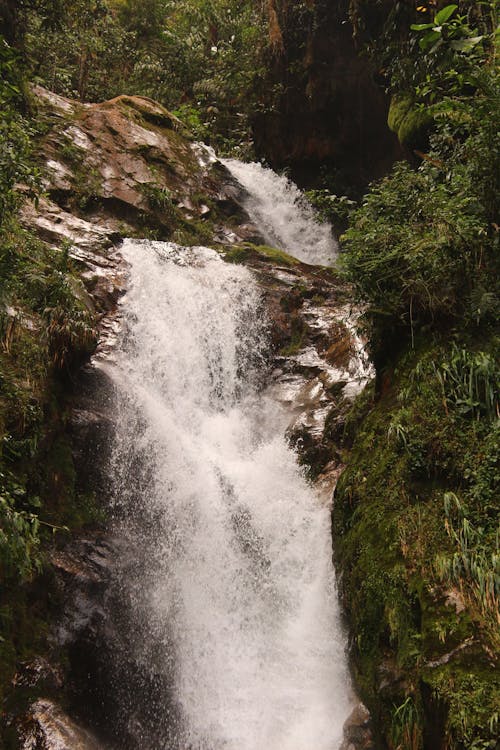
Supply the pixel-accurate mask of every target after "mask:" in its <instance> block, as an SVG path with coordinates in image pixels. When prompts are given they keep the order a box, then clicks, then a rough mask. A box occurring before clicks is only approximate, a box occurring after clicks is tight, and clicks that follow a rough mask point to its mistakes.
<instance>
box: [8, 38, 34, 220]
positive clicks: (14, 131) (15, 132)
mask: <svg viewBox="0 0 500 750" xmlns="http://www.w3.org/2000/svg"><path fill="white" fill-rule="evenodd" d="M22 86H23V83H22V78H21V75H20V70H19V56H18V54H16V52H15V51H14V50H13V49H12V48H11V47H10V46H9V45H8V44H7V42H6V41H5V40H4V39H3V38H2V37H1V36H0V227H1V225H2V223H3V222H4V220H5V219H6V217H8V216H9V215H10V214H11V213H12V212H13V211H14V210H15V209H16V208H17V207H18V205H19V202H20V193H19V190H18V185H19V183H24V184H25V186H26V187H27V189H28V191H30V192H31V193H32V194H33V191H34V189H35V188H36V187H37V184H38V173H37V171H36V169H35V168H34V166H33V163H32V161H31V158H30V157H31V140H30V136H31V134H32V133H31V127H30V125H29V123H28V121H27V119H26V118H24V117H22V116H21V114H20V112H19V106H20V104H21V101H22Z"/></svg>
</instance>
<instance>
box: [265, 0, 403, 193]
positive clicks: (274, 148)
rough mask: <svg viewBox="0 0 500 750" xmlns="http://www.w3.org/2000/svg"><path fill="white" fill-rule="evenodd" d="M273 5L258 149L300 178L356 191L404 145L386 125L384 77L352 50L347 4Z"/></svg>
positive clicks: (379, 172) (321, 0) (320, 1)
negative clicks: (273, 27)
mask: <svg viewBox="0 0 500 750" xmlns="http://www.w3.org/2000/svg"><path fill="white" fill-rule="evenodd" d="M275 5H276V31H275V34H278V31H279V37H278V40H279V44H276V46H275V47H274V53H273V57H272V60H271V62H270V65H269V73H268V81H267V83H266V91H265V92H264V93H263V99H264V102H265V106H264V108H263V111H262V112H260V113H258V114H257V115H256V116H255V118H254V123H253V132H254V138H255V147H256V150H257V152H258V153H259V154H260V155H262V156H264V157H265V158H266V159H268V160H269V161H270V163H271V164H272V165H273V167H285V166H286V167H289V168H291V171H292V174H293V175H294V177H296V178H297V179H298V181H299V182H302V183H303V184H307V185H308V186H312V185H315V184H316V185H318V184H321V182H322V181H323V182H325V181H326V183H327V184H328V185H329V186H330V187H331V189H332V190H333V191H334V192H341V193H343V192H344V193H345V192H348V193H351V194H356V193H358V192H359V191H360V190H362V189H363V188H364V187H366V185H367V183H368V182H369V181H371V180H373V179H376V178H378V177H381V176H382V175H384V174H386V173H387V171H388V170H389V168H390V166H391V165H392V163H393V162H394V161H395V160H396V159H397V158H401V156H402V151H401V147H400V146H399V144H398V141H397V138H396V137H395V135H394V134H393V133H391V131H390V130H389V127H388V125H387V114H388V111H389V98H388V97H387V96H386V95H385V94H384V90H383V81H382V80H381V77H380V75H379V76H378V80H377V71H376V70H375V69H374V67H373V66H372V65H371V64H370V63H369V61H368V59H367V58H366V57H362V56H360V54H359V52H360V50H359V49H357V48H356V41H355V39H354V38H353V27H352V23H351V18H350V12H349V11H350V5H351V3H349V2H348V0H342V1H341V2H335V3H332V2H328V0H311V1H310V2H299V3H287V2H284V3H276V4H275Z"/></svg>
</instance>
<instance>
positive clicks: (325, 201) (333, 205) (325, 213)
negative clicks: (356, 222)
mask: <svg viewBox="0 0 500 750" xmlns="http://www.w3.org/2000/svg"><path fill="white" fill-rule="evenodd" d="M305 196H306V198H307V200H308V201H309V203H311V205H312V206H313V207H314V208H315V209H316V210H317V211H318V213H319V216H320V218H321V219H322V220H323V221H329V222H330V223H331V224H333V225H334V226H337V225H339V224H340V225H342V224H344V222H346V221H347V219H348V218H349V216H350V214H351V212H352V211H353V209H354V208H355V206H356V202H355V201H353V200H350V199H349V198H348V197H347V196H346V195H336V194H335V193H331V192H330V191H329V190H326V189H322V190H307V191H306V192H305Z"/></svg>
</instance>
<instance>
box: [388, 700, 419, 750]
mask: <svg viewBox="0 0 500 750" xmlns="http://www.w3.org/2000/svg"><path fill="white" fill-rule="evenodd" d="M421 727H422V719H421V717H420V715H419V713H418V710H417V708H416V706H415V703H414V700H413V698H412V697H411V696H408V697H407V698H406V700H405V701H404V702H403V703H402V704H401V705H400V706H398V707H397V708H395V710H394V714H393V718H392V742H393V747H395V748H401V749H402V750H403V748H404V750H420V748H421V747H422V728H421Z"/></svg>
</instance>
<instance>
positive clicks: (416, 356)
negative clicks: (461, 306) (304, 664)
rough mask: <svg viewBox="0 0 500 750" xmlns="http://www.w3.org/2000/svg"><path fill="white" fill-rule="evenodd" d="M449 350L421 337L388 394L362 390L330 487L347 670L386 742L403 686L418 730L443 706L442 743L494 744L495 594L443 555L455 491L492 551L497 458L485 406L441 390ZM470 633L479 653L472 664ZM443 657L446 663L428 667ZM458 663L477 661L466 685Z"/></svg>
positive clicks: (492, 345)
mask: <svg viewBox="0 0 500 750" xmlns="http://www.w3.org/2000/svg"><path fill="white" fill-rule="evenodd" d="M464 336H465V334H464ZM464 345H467V346H472V340H471V341H467V344H465V343H464ZM477 345H479V342H476V346H477ZM480 345H481V347H483V349H484V350H485V352H484V354H485V357H483V358H482V359H481V361H486V358H487V355H488V351H489V352H490V353H491V352H493V351H495V350H496V340H495V338H490V339H484V338H483V340H482V341H481V342H480ZM453 351H454V349H453V345H451V344H450V343H449V340H448V341H447V340H446V339H443V340H439V339H436V341H435V342H433V341H430V340H427V339H426V338H424V337H422V338H421V339H420V340H417V341H416V348H415V349H414V350H413V351H409V352H407V353H405V354H404V355H403V356H401V357H400V358H399V360H398V362H397V367H396V369H395V370H394V371H393V372H392V373H391V374H390V375H389V374H387V376H386V381H385V384H384V386H383V390H382V394H379V395H378V396H377V397H375V396H374V393H373V391H368V392H366V393H365V394H364V395H362V396H361V398H360V399H359V401H358V402H357V403H356V404H355V406H354V408H353V410H352V412H351V414H350V415H349V417H348V420H347V424H346V442H347V445H349V444H350V443H351V442H352V443H353V447H352V451H351V453H350V455H349V458H348V465H347V468H346V470H345V471H344V473H343V474H342V476H341V477H340V480H339V483H338V486H337V491H336V497H335V502H334V510H333V533H334V538H335V549H336V553H337V557H338V563H339V565H340V568H341V570H342V577H341V584H340V586H341V594H342V598H343V601H344V604H345V607H346V610H347V612H348V615H349V619H350V622H351V624H352V629H353V634H354V642H355V649H354V652H353V660H354V672H355V675H356V680H357V683H358V687H359V689H360V692H361V694H362V697H363V698H364V700H365V701H366V702H367V704H368V706H369V707H370V708H372V709H373V711H374V717H375V720H376V722H377V723H378V728H379V731H380V733H381V735H382V736H384V737H385V739H386V741H388V742H389V741H391V737H393V735H394V731H395V729H394V727H395V726H396V724H397V722H396V724H395V716H396V713H395V707H398V706H402V705H404V704H405V702H406V701H407V700H408V698H409V697H410V698H411V700H412V701H413V705H414V706H415V711H416V713H415V714H414V715H413V714H412V715H413V716H414V719H415V721H417V724H418V726H417V725H415V731H417V730H418V733H419V736H420V735H421V736H422V737H423V736H424V734H425V732H426V731H427V729H426V728H425V723H426V722H429V721H431V718H430V713H432V711H434V710H435V711H436V712H437V713H439V714H440V715H441V714H442V713H443V710H444V709H443V708H442V707H443V706H444V707H445V714H446V715H447V716H448V723H447V729H446V731H447V738H448V740H447V741H448V743H449V747H450V748H461V749H462V748H472V747H477V748H479V747H481V748H483V747H484V748H486V747H490V746H491V747H493V745H490V744H487V743H488V742H491V741H492V740H491V738H492V736H494V733H492V732H491V730H490V728H489V726H490V720H491V717H492V716H493V715H494V707H493V703H494V701H498V685H497V682H498V678H497V677H496V676H495V669H494V667H493V665H492V663H491V662H490V658H489V656H488V654H490V655H491V654H493V653H495V651H496V640H495V635H494V632H493V626H494V621H495V611H494V609H495V604H494V602H491V604H488V602H485V603H484V605H483V604H482V603H481V599H480V592H479V590H478V589H477V586H476V585H475V583H474V580H473V579H472V578H468V577H467V574H466V572H465V571H464V572H462V573H460V578H457V580H456V582H455V581H454V580H451V579H445V578H443V576H442V575H441V574H440V572H439V570H440V568H439V565H438V561H439V560H440V559H443V558H444V559H452V558H453V555H454V554H455V552H456V550H457V541H456V540H455V537H454V535H453V533H452V531H451V528H452V526H451V525H452V523H456V520H455V519H454V516H453V515H447V512H446V509H445V504H444V497H445V494H446V493H447V492H449V491H450V490H451V491H452V492H458V493H459V495H460V497H461V498H462V503H463V508H464V509H465V510H463V513H466V514H467V518H468V519H469V521H468V523H470V524H472V526H473V528H475V529H476V532H475V536H470V537H469V538H470V542H469V544H470V550H469V552H470V553H474V554H476V555H483V557H481V558H479V557H477V559H481V560H485V561H486V562H487V560H488V554H489V555H490V556H491V555H492V554H495V531H494V527H495V524H494V522H493V514H491V516H490V515H489V514H488V511H487V509H488V506H489V504H490V503H491V497H492V494H491V493H492V487H493V486H494V487H495V491H496V492H497V491H498V489H497V488H498V473H495V471H492V467H494V466H496V461H495V463H494V464H493V465H492V464H491V460H492V457H493V453H494V452H495V448H494V445H497V439H498V435H497V432H498V430H497V425H496V424H495V423H491V422H489V421H488V419H487V415H486V412H485V413H484V414H483V415H482V416H479V415H478V414H477V415H476V416H475V417H474V416H473V414H472V413H468V414H465V413H464V412H463V411H461V404H460V403H456V402H455V401H453V400H452V399H451V397H450V398H447V395H446V392H445V393H443V388H442V381H441V379H440V377H439V373H440V370H441V368H442V367H444V368H445V369H446V367H448V366H449V362H450V360H451V359H452V357H453ZM441 363H443V364H441ZM493 460H494V459H493ZM495 476H496V479H495V478H494V477H495ZM486 477H488V479H486ZM492 483H493V484H492ZM490 507H491V505H490ZM479 519H480V520H479ZM479 529H480V530H479ZM475 550H476V551H475ZM460 554H461V553H460ZM472 642H473V643H474V644H475V646H474V656H473V658H472V659H470V661H467V660H468V659H469V658H470V657H471V656H472V654H469V652H468V646H467V644H469V643H472ZM464 644H465V646H464ZM441 659H444V662H445V663H446V669H445V668H444V667H443V668H441V667H438V666H431V665H439V664H440V663H441V661H440V660H441ZM464 663H468V664H470V665H471V670H470V674H471V679H470V680H469V683H467V681H466V680H465V672H466V670H465V669H463V667H462V666H460V665H462V664H464ZM462 672H463V674H462ZM479 674H480V677H479ZM437 675H439V679H438V678H437ZM457 675H458V676H457ZM462 678H463V679H462ZM466 685H468V687H466ZM462 686H463V695H464V696H465V694H466V693H467V690H469V691H472V693H471V694H470V695H469V696H468V699H467V700H465V699H464V701H463V706H464V707H465V708H464V709H463V710H462V714H463V713H464V711H465V714H466V716H467V721H468V722H469V724H468V727H465V725H464V717H463V715H462V714H461V713H460V711H461V709H460V700H459V699H457V700H455V698H454V697H453V696H454V695H455V692H454V691H455V690H457V691H458V692H457V694H458V695H460V694H461V691H462ZM488 690H489V694H488V700H487V701H485V700H484V694H485V693H486V691H488ZM426 691H427V692H426ZM429 692H430V694H431V695H432V696H433V697H432V700H431V701H430V699H429V698H428V693H429ZM495 694H496V698H493V696H494V695H495ZM429 701H430V702H429ZM469 704H470V706H469ZM483 705H485V706H486V707H485V708H484V710H483V709H482V708H481V707H482V706H483ZM439 707H441V708H439ZM397 716H400V714H397ZM399 729H401V731H403V729H404V727H403V728H401V727H399ZM398 731H399V730H398ZM405 731H406V730H405ZM481 742H484V743H485V744H481ZM474 743H475V744H474Z"/></svg>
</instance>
